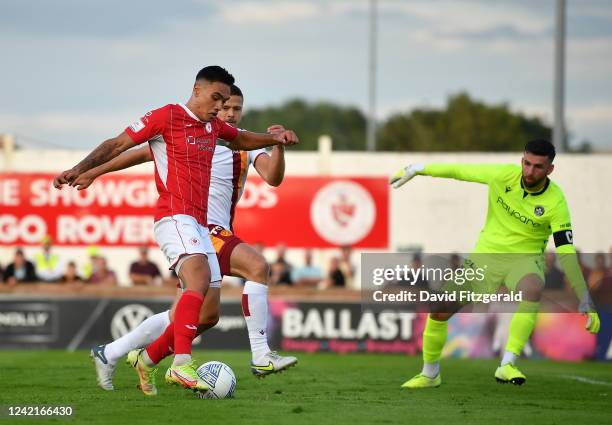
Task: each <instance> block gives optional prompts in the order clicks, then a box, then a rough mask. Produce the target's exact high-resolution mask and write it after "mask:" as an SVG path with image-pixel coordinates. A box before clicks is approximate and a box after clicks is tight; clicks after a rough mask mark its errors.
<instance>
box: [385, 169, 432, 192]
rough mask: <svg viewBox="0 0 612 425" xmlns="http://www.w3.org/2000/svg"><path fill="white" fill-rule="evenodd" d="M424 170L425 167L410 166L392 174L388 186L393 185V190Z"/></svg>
mask: <svg viewBox="0 0 612 425" xmlns="http://www.w3.org/2000/svg"><path fill="white" fill-rule="evenodd" d="M424 169H425V166H424V165H423V164H410V165H409V166H407V167H404V168H402V169H401V170H399V171H398V172H396V173H395V174H393V175H392V176H391V178H390V179H389V184H391V185H393V188H394V189H397V188H399V187H400V186H403V185H404V183H406V182H407V181H408V180H410V179H412V178H413V177H414V176H416V175H417V174H418V173H420V172H421V171H423V170H424Z"/></svg>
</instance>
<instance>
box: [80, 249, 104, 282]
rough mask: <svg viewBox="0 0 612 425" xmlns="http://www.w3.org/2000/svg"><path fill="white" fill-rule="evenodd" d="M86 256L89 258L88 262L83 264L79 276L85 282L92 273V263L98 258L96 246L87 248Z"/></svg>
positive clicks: (98, 252)
mask: <svg viewBox="0 0 612 425" xmlns="http://www.w3.org/2000/svg"><path fill="white" fill-rule="evenodd" d="M87 256H88V257H89V261H88V262H87V263H85V264H83V267H82V269H81V276H82V277H83V279H84V280H85V281H87V280H89V277H90V276H91V274H92V273H93V269H94V263H95V262H96V258H97V257H99V256H100V250H99V249H98V247H97V246H88V247H87Z"/></svg>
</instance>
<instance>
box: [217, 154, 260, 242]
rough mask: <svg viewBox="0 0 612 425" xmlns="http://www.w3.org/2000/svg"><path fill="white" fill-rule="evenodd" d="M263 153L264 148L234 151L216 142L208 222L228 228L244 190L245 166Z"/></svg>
mask: <svg viewBox="0 0 612 425" xmlns="http://www.w3.org/2000/svg"><path fill="white" fill-rule="evenodd" d="M265 153H266V150H265V149H257V150H254V151H234V150H231V149H229V148H227V147H225V146H222V145H220V144H218V145H217V147H216V148H215V155H214V157H213V163H212V176H211V181H210V191H209V192H208V224H216V225H219V226H223V227H224V228H226V229H229V230H232V225H233V222H234V212H235V209H236V204H237V203H238V201H239V200H240V197H241V196H242V192H243V191H244V184H245V182H246V177H247V174H248V171H249V166H250V165H251V164H254V163H255V160H256V159H257V157H258V156H259V155H261V154H265Z"/></svg>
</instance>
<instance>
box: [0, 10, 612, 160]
mask: <svg viewBox="0 0 612 425" xmlns="http://www.w3.org/2000/svg"><path fill="white" fill-rule="evenodd" d="M367 13H368V2H367V1H365V0H352V1H342V0H337V1H331V0H330V1H324V0H320V1H300V0H295V1H272V0H269V1H242V0H234V1H223V2H213V1H205V0H177V1H173V2H170V1H166V0H164V1H162V0H148V1H126V0H122V1H119V0H106V1H87V0H54V1H45V0H20V1H16V0H14V1H9V0H0V51H1V52H2V58H3V60H2V63H3V64H2V65H0V77H1V78H0V93H2V95H1V97H0V99H1V100H0V132H12V133H16V134H17V135H18V136H21V137H22V140H23V141H28V140H29V142H28V143H32V142H31V141H32V140H37V141H40V142H41V143H42V142H45V143H49V144H53V145H58V146H66V147H74V148H90V147H92V146H94V145H96V144H97V143H99V142H100V141H102V140H103V139H105V138H108V137H110V136H114V135H115V134H116V133H118V132H120V131H121V129H122V128H123V127H124V126H125V125H126V124H129V123H130V122H132V121H133V120H134V119H135V118H136V117H138V116H139V115H141V114H142V113H144V112H146V111H147V110H149V109H151V108H154V107H158V106H161V105H163V104H166V103H171V102H178V101H184V100H186V99H187V98H188V96H189V93H190V89H191V85H192V83H193V78H194V76H195V73H196V72H197V70H198V69H200V68H201V67H202V66H204V65H208V64H220V65H223V66H225V67H227V68H228V69H229V70H230V71H231V72H232V73H233V74H234V75H235V76H236V78H237V83H238V84H239V85H240V86H241V87H242V89H243V91H244V92H245V95H246V102H247V108H248V107H249V106H264V105H269V104H278V103H280V102H282V101H284V100H286V99H289V98H293V97H302V98H306V99H308V100H313V101H315V100H329V101H332V102H338V103H341V104H346V105H349V104H350V105H357V106H359V107H361V108H362V109H364V110H365V109H366V105H367V86H366V81H367V72H366V70H367V60H368V58H367V29H368V21H367V16H368V15H367ZM567 17H568V22H567V30H568V44H567V81H566V84H567V94H566V95H567V98H566V101H567V102H566V105H567V106H566V117H567V123H568V126H569V128H570V130H571V131H572V134H573V141H574V142H579V141H582V140H584V139H588V140H590V141H591V142H593V143H594V144H596V145H598V146H601V147H604V148H605V149H612V78H611V77H612V2H610V1H607V0H601V1H600V0H581V1H577V0H576V1H571V0H570V1H568V10H567ZM379 30H380V32H379V53H378V58H379V70H378V87H379V93H378V116H379V118H381V119H383V118H385V117H386V116H388V115H389V114H390V113H392V112H395V111H406V110H410V109H412V108H414V107H418V106H441V105H443V104H444V102H445V101H446V98H447V97H448V96H449V95H450V94H453V93H457V92H459V91H462V90H465V91H467V92H468V93H470V94H471V95H473V96H474V97H476V98H478V99H481V100H484V101H486V102H495V103H499V102H506V103H508V104H509V105H510V106H511V108H512V109H514V110H519V111H523V112H526V113H529V114H537V115H539V116H541V117H543V118H544V119H546V120H548V121H550V120H551V118H552V96H553V91H552V89H553V78H552V76H553V32H554V0H538V1H526V0H515V1H495V2H491V1H391V0H387V1H385V0H380V1H379ZM24 137H27V139H26V138H24ZM40 145H41V146H43V145H44V143H42V144H40Z"/></svg>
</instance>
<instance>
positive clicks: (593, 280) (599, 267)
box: [587, 252, 612, 291]
mask: <svg viewBox="0 0 612 425" xmlns="http://www.w3.org/2000/svg"><path fill="white" fill-rule="evenodd" d="M611 275H612V272H611V271H610V269H609V268H607V267H606V257H605V256H604V254H603V252H598V253H597V254H595V267H594V269H593V271H591V274H590V275H589V279H588V280H587V283H588V288H589V290H590V291H596V290H598V289H599V287H600V286H601V284H602V282H603V281H604V280H606V279H608V278H610V277H611Z"/></svg>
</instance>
